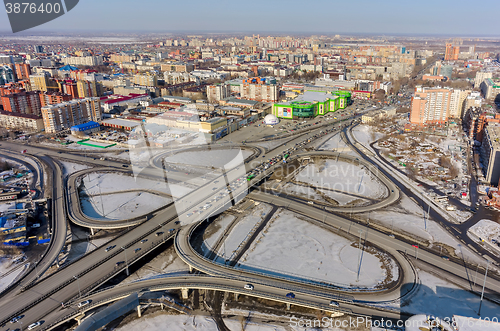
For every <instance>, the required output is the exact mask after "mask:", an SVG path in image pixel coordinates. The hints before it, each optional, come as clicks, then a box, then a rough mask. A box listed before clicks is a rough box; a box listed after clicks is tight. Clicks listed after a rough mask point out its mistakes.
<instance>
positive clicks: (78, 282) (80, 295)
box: [73, 276, 82, 298]
mask: <svg viewBox="0 0 500 331" xmlns="http://www.w3.org/2000/svg"><path fill="white" fill-rule="evenodd" d="M73 278H74V279H76V283H77V284H78V294H79V298H81V297H82V291H80V280H79V279H78V277H76V276H73Z"/></svg>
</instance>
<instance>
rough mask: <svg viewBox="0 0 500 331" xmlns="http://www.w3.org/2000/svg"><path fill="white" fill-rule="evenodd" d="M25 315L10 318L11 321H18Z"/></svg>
mask: <svg viewBox="0 0 500 331" xmlns="http://www.w3.org/2000/svg"><path fill="white" fill-rule="evenodd" d="M23 317H24V315H19V316H16V317H14V318H13V319H11V320H10V322H11V323H17V322H18V321H19V320H20V319H21V318H23Z"/></svg>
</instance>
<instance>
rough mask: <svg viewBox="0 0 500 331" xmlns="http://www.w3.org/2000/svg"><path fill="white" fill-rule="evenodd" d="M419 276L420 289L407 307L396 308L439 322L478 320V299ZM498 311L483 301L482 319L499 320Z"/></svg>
mask: <svg viewBox="0 0 500 331" xmlns="http://www.w3.org/2000/svg"><path fill="white" fill-rule="evenodd" d="M418 275H419V278H420V280H421V282H422V285H420V288H419V289H418V290H417V292H416V293H415V295H414V296H412V297H411V299H410V300H409V302H408V303H405V305H404V306H402V307H399V304H398V305H397V306H395V307H396V308H401V309H402V310H403V311H405V312H408V313H411V314H427V315H434V316H436V317H439V318H446V317H448V318H450V319H451V318H452V316H453V315H461V316H467V317H475V318H477V317H478V316H477V311H478V308H479V300H480V297H479V296H477V295H475V294H472V293H470V292H469V291H466V290H464V289H462V288H460V287H458V286H456V285H454V284H451V283H449V282H447V281H446V280H443V279H441V278H438V277H436V276H434V275H432V274H430V273H428V272H425V271H422V270H419V271H418ZM499 311H500V306H499V305H497V304H494V303H492V302H490V301H488V300H483V306H482V308H481V317H482V318H485V317H489V318H490V319H491V318H493V317H496V318H498V312H499Z"/></svg>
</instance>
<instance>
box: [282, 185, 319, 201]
mask: <svg viewBox="0 0 500 331" xmlns="http://www.w3.org/2000/svg"><path fill="white" fill-rule="evenodd" d="M282 189H283V191H284V192H286V193H287V194H291V195H296V196H299V197H301V198H305V199H310V200H314V201H320V202H327V201H326V200H325V199H323V197H322V196H321V195H320V194H319V193H318V192H316V190H315V189H314V188H313V187H309V186H304V185H297V184H293V183H287V184H286V185H285V186H283V188H282Z"/></svg>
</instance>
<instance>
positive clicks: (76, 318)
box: [75, 314, 85, 325]
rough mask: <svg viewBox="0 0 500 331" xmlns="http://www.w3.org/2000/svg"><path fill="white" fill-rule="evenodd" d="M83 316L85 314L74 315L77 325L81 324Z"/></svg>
mask: <svg viewBox="0 0 500 331" xmlns="http://www.w3.org/2000/svg"><path fill="white" fill-rule="evenodd" d="M83 317H85V314H80V315H77V316H75V321H76V322H77V323H78V325H80V324H82V319H83Z"/></svg>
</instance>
